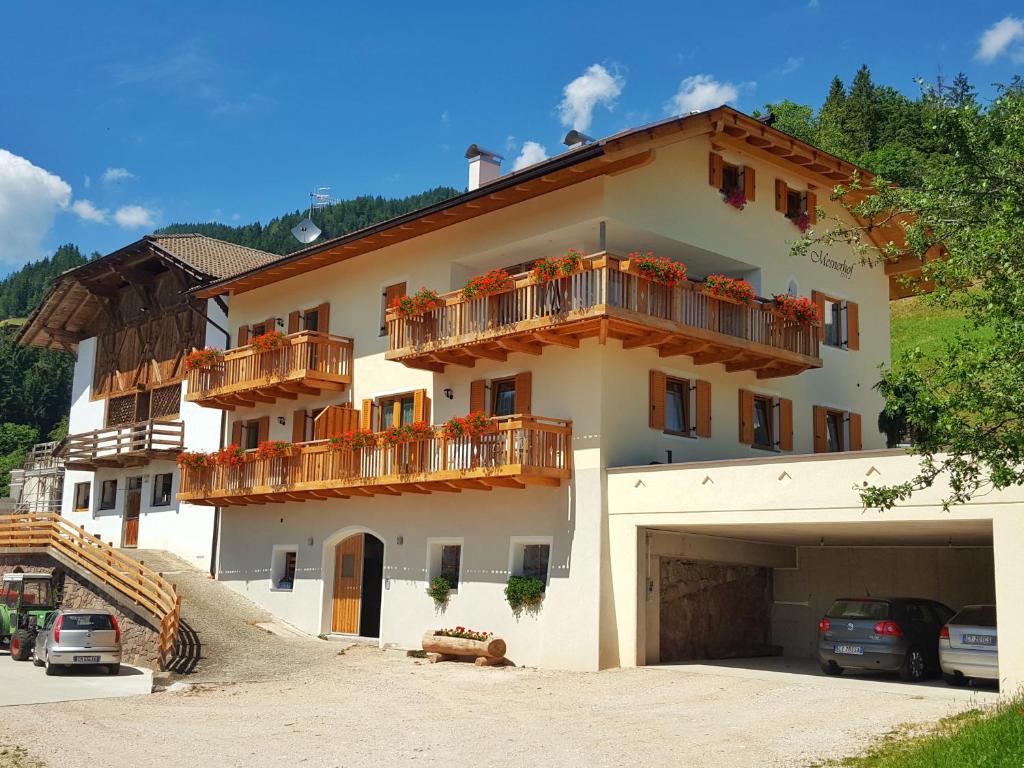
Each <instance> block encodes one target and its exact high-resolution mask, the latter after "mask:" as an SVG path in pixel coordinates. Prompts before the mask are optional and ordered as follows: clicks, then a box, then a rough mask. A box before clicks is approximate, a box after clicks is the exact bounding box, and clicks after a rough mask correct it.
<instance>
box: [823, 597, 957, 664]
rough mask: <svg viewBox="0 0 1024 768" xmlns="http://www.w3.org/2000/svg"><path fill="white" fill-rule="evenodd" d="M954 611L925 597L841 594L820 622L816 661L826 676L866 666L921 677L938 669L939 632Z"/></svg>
mask: <svg viewBox="0 0 1024 768" xmlns="http://www.w3.org/2000/svg"><path fill="white" fill-rule="evenodd" d="M953 614H954V611H953V610H952V609H951V608H949V606H947V605H943V604H942V603H940V602H937V601H935V600H928V599H925V598H916V597H884V598H883V597H844V598H839V599H838V600H835V601H834V602H833V603H832V606H831V607H830V608H829V609H828V611H826V613H825V616H824V617H822V619H821V621H820V622H819V624H818V663H819V664H820V666H821V669H822V671H823V672H824V673H825V674H827V675H840V674H842V673H843V671H844V670H848V669H849V670H870V671H878V672H898V673H899V675H900V677H901V678H902V679H903V680H906V681H908V682H918V681H920V680H924V679H925V678H926V677H927V676H928V674H929V673H930V672H937V671H938V670H939V630H940V629H942V627H943V625H945V623H946V622H947V621H949V619H950V618H951V617H952V616H953Z"/></svg>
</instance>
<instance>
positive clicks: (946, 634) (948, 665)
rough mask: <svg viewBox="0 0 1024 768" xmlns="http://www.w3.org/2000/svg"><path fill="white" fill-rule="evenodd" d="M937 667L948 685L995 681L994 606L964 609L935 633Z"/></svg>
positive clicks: (996, 656) (996, 662)
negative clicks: (937, 643) (937, 642)
mask: <svg viewBox="0 0 1024 768" xmlns="http://www.w3.org/2000/svg"><path fill="white" fill-rule="evenodd" d="M939 664H940V666H941V667H942V676H943V677H944V678H945V680H946V682H947V683H949V684H950V685H966V684H967V683H968V682H970V681H971V680H972V679H973V680H998V679H999V648H998V645H997V644H996V607H995V606H994V605H965V606H964V607H963V608H962V609H960V612H959V613H957V614H956V615H955V616H954V617H953V618H951V619H950V620H949V621H948V622H947V623H946V626H944V627H943V628H942V629H941V630H939Z"/></svg>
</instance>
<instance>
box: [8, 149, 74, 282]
mask: <svg viewBox="0 0 1024 768" xmlns="http://www.w3.org/2000/svg"><path fill="white" fill-rule="evenodd" d="M70 200H71V185H70V184H68V183H67V182H66V181H64V180H63V179H62V178H60V176H57V175H56V174H53V173H50V172H49V171H47V170H44V169H43V168H40V167H39V166H36V165H33V164H32V163H30V162H29V161H28V160H26V159H25V158H23V157H19V156H18V155H15V154H13V153H11V152H8V151H7V150H6V149H0V264H8V265H16V264H24V263H25V262H26V261H29V260H31V259H37V258H39V257H40V256H42V255H43V252H42V251H43V249H42V245H43V240H44V239H45V238H46V235H47V234H48V233H49V231H50V227H51V226H52V225H53V219H54V217H55V216H56V215H57V213H58V211H61V210H64V209H66V208H67V207H68V202H69V201H70Z"/></svg>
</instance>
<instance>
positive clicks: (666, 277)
mask: <svg viewBox="0 0 1024 768" xmlns="http://www.w3.org/2000/svg"><path fill="white" fill-rule="evenodd" d="M622 268H623V269H624V270H626V271H627V272H629V273H630V274H633V275H638V276H640V277H643V278H646V279H648V280H650V281H651V282H652V283H658V284H659V285H664V286H666V287H668V288H671V287H672V286H674V285H676V284H677V283H683V282H686V265H685V264H683V262H681V261H673V260H672V259H669V258H666V257H665V256H655V255H654V254H653V253H652V252H651V251H647V252H646V253H640V251H633V252H632V253H630V254H629V258H628V259H626V261H624V262H622Z"/></svg>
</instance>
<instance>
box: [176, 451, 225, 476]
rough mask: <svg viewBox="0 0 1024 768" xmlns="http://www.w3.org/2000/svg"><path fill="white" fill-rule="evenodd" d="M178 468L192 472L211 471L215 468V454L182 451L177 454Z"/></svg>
mask: <svg viewBox="0 0 1024 768" xmlns="http://www.w3.org/2000/svg"><path fill="white" fill-rule="evenodd" d="M177 462H178V466H179V467H182V468H186V469H191V470H194V471H197V472H198V471H201V470H204V469H212V468H213V467H214V466H216V463H217V462H216V457H215V454H211V453H204V452H203V451H182V452H181V453H179V454H178V458H177Z"/></svg>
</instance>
